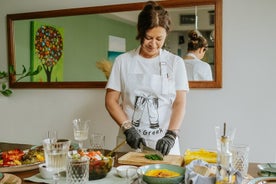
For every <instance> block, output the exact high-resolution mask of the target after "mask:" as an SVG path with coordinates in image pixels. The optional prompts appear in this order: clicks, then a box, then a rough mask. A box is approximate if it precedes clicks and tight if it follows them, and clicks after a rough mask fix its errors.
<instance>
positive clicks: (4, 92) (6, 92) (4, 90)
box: [0, 83, 12, 96]
mask: <svg viewBox="0 0 276 184" xmlns="http://www.w3.org/2000/svg"><path fill="white" fill-rule="evenodd" d="M0 93H1V94H2V95H4V96H10V95H11V94H12V91H11V90H10V89H8V88H7V85H6V83H2V90H0Z"/></svg>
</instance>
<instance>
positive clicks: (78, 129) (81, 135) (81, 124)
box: [73, 119, 90, 149]
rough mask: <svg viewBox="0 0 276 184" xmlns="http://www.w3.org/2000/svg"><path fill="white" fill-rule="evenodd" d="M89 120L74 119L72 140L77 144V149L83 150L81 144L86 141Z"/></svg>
mask: <svg viewBox="0 0 276 184" xmlns="http://www.w3.org/2000/svg"><path fill="white" fill-rule="evenodd" d="M89 123H90V120H82V119H74V120H73V126H74V138H75V140H76V141H78V142H79V148H80V149H82V148H83V142H84V141H85V140H87V139H88V131H89Z"/></svg>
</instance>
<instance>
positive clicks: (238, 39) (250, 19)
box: [0, 0, 276, 162]
mask: <svg viewBox="0 0 276 184" xmlns="http://www.w3.org/2000/svg"><path fill="white" fill-rule="evenodd" d="M124 2H125V3H128V2H131V1H129V0H120V1H119V0H116V1H111V0H105V1H104V0H102V1H97V2H96V1H91V0H82V1H76V0H59V1H56V0H47V1H43V0H24V1H20V2H19V1H17V0H9V1H7V0H0V7H1V8H0V25H2V26H0V43H1V49H0V70H2V69H6V68H7V47H6V18H5V15H6V14H10V13H19V12H28V11H38V10H50V9H60V8H69V7H82V6H94V5H103V4H108V3H112V4H115V3H124ZM133 2H135V1H133ZM275 7H276V1H275V0H263V1H260V0H243V1H240V0H224V2H223V88H221V89H191V91H190V92H189V94H188V103H187V112H186V117H185V121H184V123H183V126H182V133H181V149H182V152H183V153H184V151H185V149H187V148H195V147H204V148H215V136H214V126H215V125H218V124H221V123H223V122H224V121H226V122H228V123H229V124H230V125H231V126H233V127H237V128H238V130H237V134H236V138H235V140H236V142H240V143H248V144H249V145H250V147H251V151H250V160H251V161H257V162H266V161H273V160H274V159H275V155H276V144H275V140H276V133H275V130H276V116H275V114H276V98H275V94H276V76H275V69H276V62H275V48H276V46H275V33H276V24H275V23H274V22H275V21H274V20H273V18H274V17H276V11H275V10H274V9H275ZM104 93H105V91H104V89H64V90H61V89H15V90H14V94H13V96H12V97H9V98H6V97H2V96H1V97H0V123H1V128H0V141H1V142H3V141H9V142H19V143H32V144H40V143H41V140H42V138H43V137H44V136H45V135H46V132H47V130H49V129H57V130H58V132H59V135H60V137H68V138H72V137H73V135H72V130H71V129H72V127H71V120H72V119H73V118H74V117H76V116H82V117H84V118H89V119H91V120H92V121H94V122H96V123H97V125H96V127H95V128H96V129H97V131H102V132H103V133H105V135H106V136H107V141H106V142H107V147H108V148H111V147H113V146H114V145H115V137H116V133H117V126H116V125H115V123H113V121H112V120H111V118H110V117H109V115H108V113H107V112H106V110H105V108H104Z"/></svg>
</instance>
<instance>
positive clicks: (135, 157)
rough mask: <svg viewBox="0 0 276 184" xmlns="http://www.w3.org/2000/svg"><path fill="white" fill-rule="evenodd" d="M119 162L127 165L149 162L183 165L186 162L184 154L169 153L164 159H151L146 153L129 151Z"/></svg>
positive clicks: (140, 164)
mask: <svg viewBox="0 0 276 184" xmlns="http://www.w3.org/2000/svg"><path fill="white" fill-rule="evenodd" d="M118 163H119V164H127V165H137V166H142V165H148V164H173V165H178V166H182V165H183V163H184V159H183V156H180V155H167V156H164V159H163V160H149V159H147V158H145V153H141V152H128V153H126V154H125V155H123V156H121V157H120V158H119V159H118Z"/></svg>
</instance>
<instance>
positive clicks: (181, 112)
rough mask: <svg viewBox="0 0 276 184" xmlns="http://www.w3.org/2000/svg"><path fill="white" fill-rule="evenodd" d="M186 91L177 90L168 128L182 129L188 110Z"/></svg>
mask: <svg viewBox="0 0 276 184" xmlns="http://www.w3.org/2000/svg"><path fill="white" fill-rule="evenodd" d="M186 93H187V92H186V91H184V90H177V91H176V97H175V100H174V103H173V106H172V115H171V119H170V124H169V127H168V130H173V131H178V130H179V129H180V126H181V123H182V121H183V119H184V116H185V111H186Z"/></svg>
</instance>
